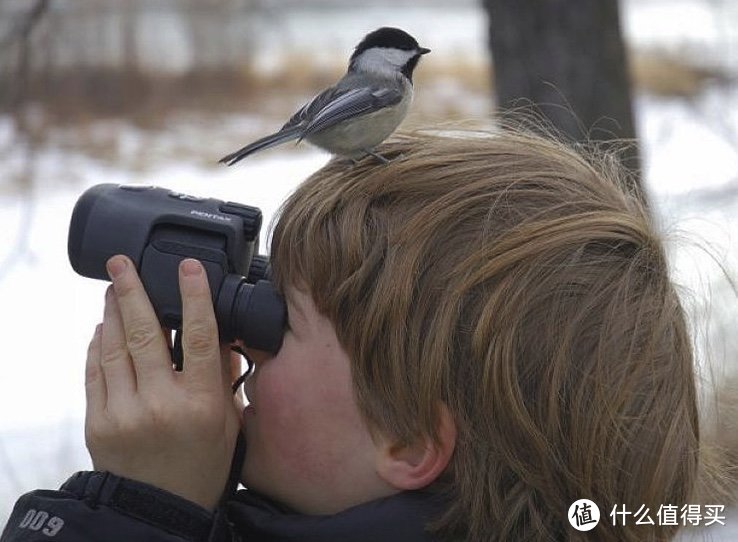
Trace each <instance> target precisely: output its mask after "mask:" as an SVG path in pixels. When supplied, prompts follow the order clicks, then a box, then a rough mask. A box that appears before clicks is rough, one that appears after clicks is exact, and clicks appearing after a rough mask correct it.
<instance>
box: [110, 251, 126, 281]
mask: <svg viewBox="0 0 738 542" xmlns="http://www.w3.org/2000/svg"><path fill="white" fill-rule="evenodd" d="M126 267H128V263H127V262H126V259H125V258H124V257H123V256H113V257H112V258H110V259H109V260H108V264H107V268H108V275H110V278H111V279H117V278H118V277H120V276H121V275H122V274H123V273H124V272H125V270H126Z"/></svg>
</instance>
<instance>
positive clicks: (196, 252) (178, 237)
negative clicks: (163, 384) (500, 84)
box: [67, 184, 287, 368]
mask: <svg viewBox="0 0 738 542" xmlns="http://www.w3.org/2000/svg"><path fill="white" fill-rule="evenodd" d="M261 223H262V214H261V211H260V210H259V209H258V208H256V207H251V206H248V205H243V204H240V203H233V202H226V201H221V200H218V199H213V198H200V197H194V196H190V195H187V194H182V193H179V192H173V191H170V190H166V189H164V188H158V187H155V186H138V185H117V184H98V185H96V186H93V187H91V188H89V189H88V190H87V191H85V192H84V193H83V194H82V196H80V198H79V200H78V201H77V203H76V205H75V207H74V211H73V212H72V218H71V223H70V226H69V239H68V246H67V248H68V253H69V261H70V262H71V264H72V267H73V268H74V270H75V271H76V272H77V273H79V274H80V275H82V276H85V277H89V278H94V279H102V280H109V278H108V275H107V271H106V269H105V264H106V262H107V260H108V259H109V258H110V257H112V256H114V255H115V254H125V255H126V256H128V257H129V258H130V259H131V261H133V263H134V264H135V266H136V269H137V270H138V273H139V275H140V277H141V281H142V283H143V285H144V288H145V289H146V292H147V294H148V296H149V299H150V300H151V303H152V305H153V307H154V310H155V311H156V315H157V317H158V319H159V321H160V322H161V325H162V326H163V327H165V328H168V329H171V330H175V331H179V330H181V328H182V300H181V298H180V294H179V284H178V267H179V263H180V262H181V261H182V260H183V259H185V258H195V259H197V260H199V261H200V262H201V263H202V265H203V267H204V268H205V270H206V272H207V276H208V282H209V285H210V291H211V293H212V298H213V307H214V309H215V318H216V320H217V322H218V332H219V335H220V341H221V343H230V342H233V341H235V340H240V341H242V343H243V345H244V346H246V347H250V348H256V349H259V350H265V351H268V352H272V353H276V352H277V351H278V350H279V347H280V345H281V343H282V336H283V333H284V327H285V321H286V314H287V309H286V306H285V303H284V300H283V298H282V297H281V296H280V294H279V293H278V292H277V291H276V290H275V289H274V287H273V285H272V283H271V281H270V280H269V274H270V273H269V262H268V259H267V258H266V257H265V256H261V255H258V254H257V252H258V246H259V232H260V230H261ZM177 337H179V333H177ZM176 345H177V341H176V340H175V350H176ZM179 355H180V356H181V351H180V353H179ZM175 358H176V356H175ZM175 361H176V360H175ZM179 366H180V368H181V359H180V360H179Z"/></svg>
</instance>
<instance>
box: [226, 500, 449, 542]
mask: <svg viewBox="0 0 738 542" xmlns="http://www.w3.org/2000/svg"><path fill="white" fill-rule="evenodd" d="M228 506H229V510H228V517H229V519H230V520H231V521H232V522H233V523H234V525H235V527H236V529H235V530H236V532H238V533H239V534H241V535H242V536H243V537H244V540H248V541H249V542H278V541H279V542H283V541H297V540H299V541H300V542H325V541H327V540H351V541H352V542H377V541H378V540H381V541H382V542H392V541H395V540H398V541H403V542H437V540H438V539H437V538H436V537H435V536H433V535H432V534H431V533H430V532H428V531H427V529H426V525H427V524H428V523H429V522H431V521H433V520H434V519H435V518H437V517H438V515H439V514H440V513H442V511H443V508H444V503H443V499H442V498H440V497H438V496H437V495H435V494H432V493H428V492H423V491H412V492H404V493H399V494H397V495H394V496H392V497H387V498H384V499H378V500H376V501H371V502H369V503H366V504H361V505H359V506H355V507H353V508H349V509H347V510H344V511H343V512H340V513H338V514H335V515H332V516H306V515H302V514H298V513H295V512H290V511H287V510H285V509H284V508H282V507H280V506H279V505H277V504H276V503H274V502H272V501H269V500H267V499H265V498H263V497H261V496H259V495H258V494H256V493H255V492H253V491H247V490H243V491H239V492H238V494H237V495H236V498H235V500H232V501H231V502H230V503H229V505H228Z"/></svg>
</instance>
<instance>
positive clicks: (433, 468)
mask: <svg viewBox="0 0 738 542" xmlns="http://www.w3.org/2000/svg"><path fill="white" fill-rule="evenodd" d="M437 431H438V441H437V442H436V441H435V440H433V439H432V438H431V437H424V438H422V439H420V440H418V441H416V442H414V443H412V444H408V445H400V444H397V443H394V442H391V441H389V440H386V441H384V442H383V443H382V444H381V445H380V446H379V450H378V456H377V474H378V475H379V477H380V478H382V479H383V480H384V481H385V482H386V483H388V484H389V485H390V486H392V487H394V488H395V489H398V490H401V491H405V490H413V489H421V488H423V487H426V486H428V485H430V484H431V483H433V482H434V481H435V480H436V478H438V477H439V476H440V475H441V473H442V472H443V471H444V469H445V468H446V466H447V465H448V463H449V461H450V460H451V455H452V454H453V452H454V447H455V446H456V424H455V423H454V420H453V418H452V417H451V413H450V412H449V410H448V407H447V406H446V405H445V404H441V405H440V407H439V415H438V427H437Z"/></svg>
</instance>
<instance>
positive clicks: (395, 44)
mask: <svg viewBox="0 0 738 542" xmlns="http://www.w3.org/2000/svg"><path fill="white" fill-rule="evenodd" d="M372 47H388V48H389V47H392V48H394V49H401V50H403V51H412V50H415V49H420V48H421V47H420V46H419V45H418V42H417V41H416V40H415V38H414V37H412V36H411V35H410V34H408V33H407V32H405V31H404V30H400V29H399V28H392V27H389V26H383V27H382V28H379V29H377V30H375V31H373V32H369V33H368V34H367V35H366V36H364V39H363V40H361V42H360V43H359V45H357V46H356V49H354V53H353V54H352V55H351V62H353V61H354V59H355V58H356V57H357V56H359V55H360V54H361V53H363V52H364V51H366V50H367V49H371V48H372Z"/></svg>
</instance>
